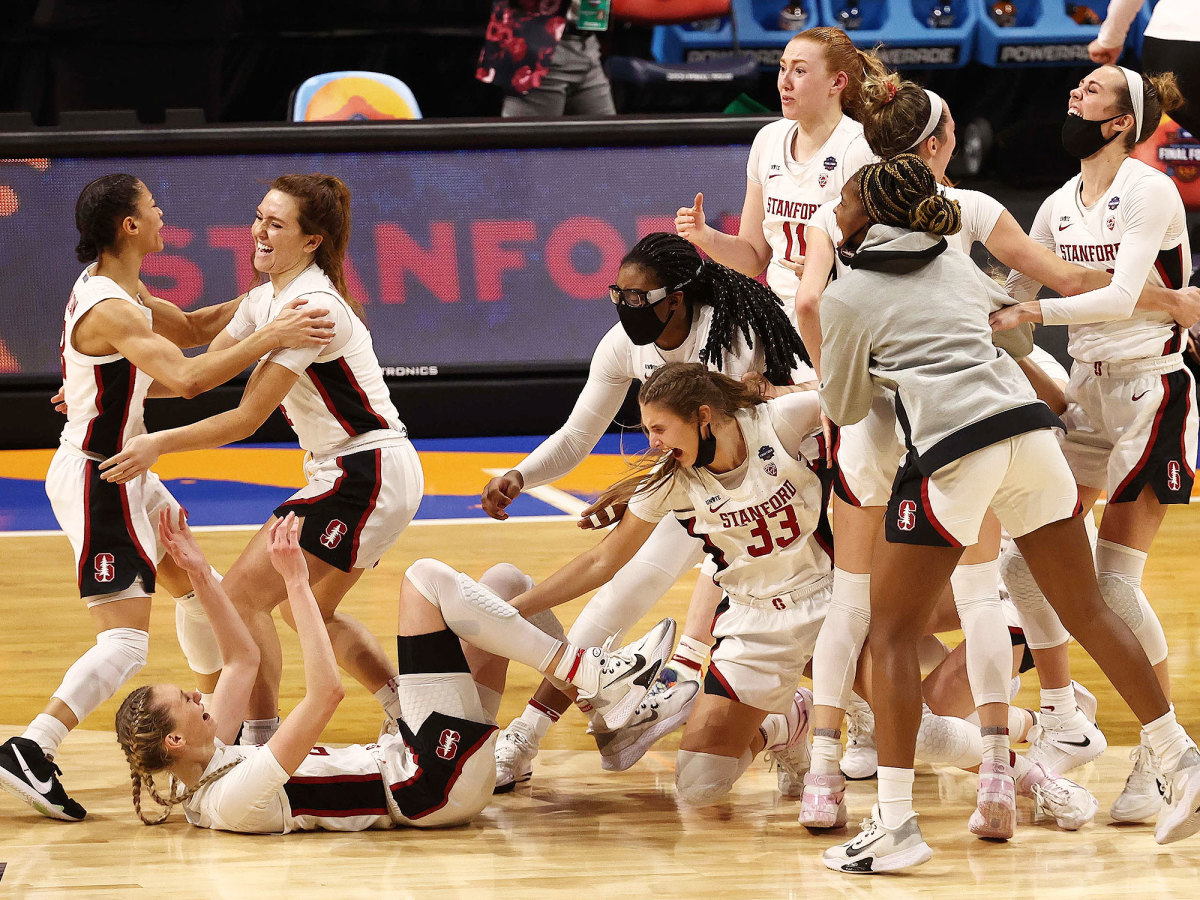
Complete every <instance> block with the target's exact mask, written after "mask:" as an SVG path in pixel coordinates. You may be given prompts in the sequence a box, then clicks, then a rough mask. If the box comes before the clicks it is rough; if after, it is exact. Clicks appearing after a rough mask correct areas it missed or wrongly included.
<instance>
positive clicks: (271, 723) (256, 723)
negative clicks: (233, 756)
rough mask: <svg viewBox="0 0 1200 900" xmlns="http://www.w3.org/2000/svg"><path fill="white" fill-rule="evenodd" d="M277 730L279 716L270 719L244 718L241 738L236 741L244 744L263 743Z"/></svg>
mask: <svg viewBox="0 0 1200 900" xmlns="http://www.w3.org/2000/svg"><path fill="white" fill-rule="evenodd" d="M278 730H279V716H275V717H273V718H270V719H246V720H245V721H244V722H242V739H241V741H239V742H238V743H240V744H242V745H244V746H251V747H253V746H255V745H257V744H265V743H266V742H267V741H269V740H270V739H271V738H273V737H274V736H275V732H277V731H278Z"/></svg>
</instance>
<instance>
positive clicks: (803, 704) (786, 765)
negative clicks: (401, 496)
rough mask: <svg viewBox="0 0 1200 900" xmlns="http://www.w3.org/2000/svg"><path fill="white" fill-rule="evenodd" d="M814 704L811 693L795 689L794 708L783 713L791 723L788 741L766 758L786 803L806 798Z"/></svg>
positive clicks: (810, 761) (768, 752)
mask: <svg viewBox="0 0 1200 900" xmlns="http://www.w3.org/2000/svg"><path fill="white" fill-rule="evenodd" d="M812 702H813V698H812V691H810V690H809V689H808V688H797V689H796V693H795V694H794V695H793V696H792V705H791V706H790V707H788V710H787V712H786V713H784V715H785V716H786V718H787V723H788V736H787V740H786V741H785V742H784V743H782V744H779V745H776V746H774V747H768V748H767V752H766V754H765V756H764V757H763V758H764V759H766V760H767V761H768V762H770V763H771V765H772V766H773V767H774V768H775V777H776V779H777V781H778V784H779V793H780V794H781V795H782V796H783V798H784V799H785V800H799V799H800V798H801V797H802V796H803V795H804V775H805V773H806V772H808V767H809V765H810V764H811V763H812V747H811V746H809V743H808V710H809V708H810V707H811V706H812Z"/></svg>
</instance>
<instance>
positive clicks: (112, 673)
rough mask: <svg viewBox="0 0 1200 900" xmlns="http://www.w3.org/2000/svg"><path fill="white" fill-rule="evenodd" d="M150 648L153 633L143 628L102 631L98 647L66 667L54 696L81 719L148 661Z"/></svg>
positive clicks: (92, 648)
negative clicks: (147, 655)
mask: <svg viewBox="0 0 1200 900" xmlns="http://www.w3.org/2000/svg"><path fill="white" fill-rule="evenodd" d="M149 649H150V635H149V634H147V633H146V632H145V631H141V630H140V629H137V628H110V629H109V630H108V631H102V632H100V633H99V634H98V635H96V644H95V646H93V647H91V648H90V649H89V650H88V651H87V653H85V654H83V656H81V657H79V659H77V660H76V661H75V664H74V665H72V666H71V668H69V669H67V673H66V675H64V676H63V680H62V684H61V685H59V687H58V690H56V691H55V692H54V696H55V697H57V698H58V699H59V700H61V701H62V702H63V703H65V704H66V705H67V707H68V708H69V709H70V710H71V712H73V713H74V714H75V718H77V719H78V720H79V721H80V722H82V721H83V720H84V719H85V718H87V715H88V714H89V713H90V712H91V711H92V710H94V709H95V708H96V707H97V706H99V705H100V704H101V703H103V702H104V701H105V700H107V699H108V698H109V697H111V696H112V695H113V694H115V693H116V691H117V688H119V687H120V686H121V685H123V684H124V683H125V682H126V681H128V680H129V679H130V678H132V677H133V676H134V675H135V674H136V673H137V672H138V671H139V670H140V669H141V668H142V666H144V665H145V664H146V654H147V652H148V651H149Z"/></svg>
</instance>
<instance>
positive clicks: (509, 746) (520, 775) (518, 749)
mask: <svg viewBox="0 0 1200 900" xmlns="http://www.w3.org/2000/svg"><path fill="white" fill-rule="evenodd" d="M537 755H538V737H537V735H536V734H534V732H533V730H532V729H531V728H530V727H529V726H528V725H526V724H525V723H524V722H522V721H521V720H520V719H513V720H512V722H510V723H509V725H508V727H507V728H505V729H504V730H503V731H501V732H500V734H499V736H498V737H497V738H496V787H495V788H494V789H493V791H492V793H494V794H507V793H508V792H509V791H511V790H512V789H513V788H515V787H516V786H517V785H518V784H521V783H522V782H525V781H528V780H529V779H530V778H532V777H533V758H534V757H535V756H537Z"/></svg>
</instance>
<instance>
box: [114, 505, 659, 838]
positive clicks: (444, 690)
mask: <svg viewBox="0 0 1200 900" xmlns="http://www.w3.org/2000/svg"><path fill="white" fill-rule="evenodd" d="M173 519H174V516H173V515H171V514H170V513H167V512H165V511H164V513H163V514H162V517H161V520H160V523H161V524H160V527H161V530H162V536H163V541H164V543H166V545H167V547H168V548H169V549H170V552H171V554H172V556H173V557H174V558H175V560H176V561H177V562H178V563H179V565H180V566H182V567H184V568H186V569H187V570H188V571H189V572H190V573H192V576H193V578H195V580H196V592H197V595H198V596H199V597H200V598H201V600H202V602H203V604H204V607H205V609H206V611H207V612H208V614H209V617H210V619H211V620H212V622H213V627H214V630H215V632H216V634H217V639H218V640H219V641H220V643H221V650H222V653H223V654H224V657H225V660H226V666H225V669H224V670H223V672H222V673H221V677H220V680H219V681H218V683H217V688H216V692H215V694H214V696H213V701H212V704H211V712H210V711H209V709H207V708H206V707H205V705H204V704H203V703H201V702H199V696H198V695H197V694H188V693H187V692H186V691H182V690H180V689H179V688H177V687H175V686H174V685H166V684H158V685H149V686H146V687H141V688H138V689H137V690H135V691H133V693H131V694H130V695H129V696H128V697H126V698H125V701H124V702H123V703H122V704H121V708H120V709H119V710H118V711H117V722H116V730H117V740H118V741H119V742H120V744H121V747H122V749H123V750H124V751H125V756H126V759H127V760H128V762H129V768H130V773H131V775H132V778H133V783H134V787H133V805H134V809H135V810H136V811H137V814H138V817H139V818H140V819H141V820H142V821H143V822H145V823H146V824H157V823H159V822H162V821H164V820H165V819H166V817H167V816H168V815H170V812H171V809H172V807H173V806H175V805H176V804H182V805H183V809H184V814H185V815H186V816H187V820H188V821H189V822H190V823H191V824H193V825H196V826H199V827H201V828H214V829H220V830H223V831H240V832H257V833H270V834H286V833H288V832H292V831H310V830H317V829H323V830H328V831H363V830H366V829H369V828H393V827H395V826H397V825H410V826H414V827H417V828H436V827H442V826H448V825H460V824H463V823H466V822H469V821H470V820H471V819H472V818H474V817H475V815H477V814H478V813H479V811H480V810H482V809H483V807H484V806H486V805H487V802H488V800H489V799H490V798H491V795H492V781H493V778H494V774H493V773H494V770H493V767H492V754H491V744H492V743H493V742H494V741H495V733H496V726H495V723H494V722H493V721H492V720H491V719H490V718H489V717H488V716H487V714H486V713H485V712H484V711H483V708H482V706H481V705H480V703H479V695H478V694H477V693H476V691H475V685H474V682H473V681H472V680H471V674H470V670H469V669H468V668H467V664H466V660H465V658H464V657H463V653H462V649H461V645H460V643H459V636H460V635H470V637H471V640H474V641H478V642H479V643H480V644H481V645H483V646H485V647H487V648H489V649H490V650H492V651H493V652H497V653H512V654H513V656H514V658H516V659H519V660H522V661H525V662H527V663H529V664H530V665H533V666H534V667H536V668H539V669H541V670H542V671H545V672H548V673H555V672H559V674H560V675H561V676H562V677H564V678H566V679H567V680H568V681H570V682H571V683H572V684H574V685H576V686H578V687H579V689H580V691H581V693H583V694H584V695H586V696H589V697H591V699H592V702H593V703H594V704H596V706H597V707H598V708H601V709H607V710H610V711H615V709H616V707H617V706H618V705H623V706H624V707H626V708H631V706H630V702H631V701H630V695H631V694H632V697H633V699H632V703H636V702H637V699H636V698H637V697H638V696H640V695H641V694H644V693H645V690H646V688H645V687H641V688H638V687H637V686H636V684H635V682H637V681H639V680H641V681H643V682H644V683H645V684H646V685H648V684H649V682H650V681H651V680H652V679H653V677H654V672H655V671H657V669H658V667H659V666H660V665H661V664H662V661H663V659H664V658H665V657H666V655H667V653H668V652H670V647H671V641H672V638H673V637H674V623H673V622H671V620H670V619H667V620H664V622H662V623H660V625H659V626H657V627H656V628H655V629H654V630H653V631H651V632H650V633H649V634H648V635H647V636H646V639H644V640H643V641H641V642H639V643H637V644H634V645H632V646H630V647H629V648H626V649H625V650H624V651H617V652H610V651H607V650H602V649H600V648H598V647H593V648H577V647H574V646H572V645H570V644H564V643H563V642H561V641H557V640H555V639H554V638H552V637H549V636H548V635H546V634H543V633H542V632H540V631H538V629H537V628H535V627H534V626H533V625H531V624H530V623H528V622H526V621H525V620H524V619H522V618H521V617H520V616H518V615H517V614H516V612H515V611H514V610H513V609H512V607H510V606H508V604H506V603H505V602H504V601H503V600H501V599H500V598H499V597H498V596H497V595H496V594H494V593H492V592H491V591H490V590H488V589H487V588H486V587H485V586H483V585H482V584H479V583H476V582H474V581H472V580H471V579H469V578H467V577H466V576H465V575H461V574H459V573H456V572H454V571H453V570H452V569H450V568H449V567H448V566H446V565H444V564H442V563H440V562H438V561H437V560H432V559H423V560H418V561H417V562H416V563H414V564H413V565H412V566H411V567H409V569H408V572H407V573H406V575H405V578H404V583H403V585H402V587H401V589H400V610H399V615H398V621H397V626H396V632H397V633H396V651H397V655H398V657H399V661H400V672H401V674H400V675H398V676H396V684H397V688H398V690H399V691H400V693H401V695H402V697H403V705H404V714H403V716H402V717H401V718H400V719H399V720H398V721H397V723H396V726H397V734H385V735H382V736H381V737H380V739H379V743H377V744H370V745H368V746H365V747H364V746H362V745H357V744H356V745H353V746H350V747H344V748H327V747H320V746H316V744H317V741H318V740H319V739H320V737H321V731H322V730H323V729H324V728H325V726H326V725H327V724H328V723H329V720H330V718H331V717H332V716H333V712H334V710H335V709H336V708H337V706H338V703H339V702H340V700H341V698H342V695H343V691H342V686H341V681H340V679H339V676H338V670H337V662H336V660H335V655H334V650H333V646H332V644H331V643H330V638H329V634H328V632H327V631H326V629H325V623H324V622H323V621H322V619H323V617H324V612H323V611H322V610H321V609H320V606H319V605H318V602H317V599H316V597H315V596H314V595H313V591H312V587H311V584H310V582H311V579H310V576H309V572H308V566H307V560H308V558H309V555H308V554H307V553H306V552H305V551H304V550H302V548H301V541H302V540H303V539H302V537H301V525H300V521H299V520H298V519H297V518H296V514H295V513H294V512H289V513H287V515H285V516H284V517H283V518H281V519H276V520H275V522H274V523H273V524H272V526H271V528H270V530H269V532H268V538H267V540H268V554H269V559H270V561H271V565H272V566H273V567H274V569H275V571H277V572H278V573H279V575H280V577H281V578H282V579H283V581H284V584H285V585H286V591H287V605H288V607H289V609H290V615H291V617H292V619H293V621H294V622H295V625H296V630H297V633H298V634H299V636H300V644H301V648H302V652H303V655H304V680H305V694H304V697H303V699H302V700H301V701H300V703H299V704H298V705H297V706H296V708H295V709H294V710H293V711H292V713H291V714H290V715H289V716H288V718H287V720H286V721H285V722H284V723H283V724H282V725H281V726H280V728H279V729H278V731H277V732H276V733H275V734H274V735H273V736H272V737H271V739H270V740H269V741H268V742H267V743H266V744H265V745H263V746H255V747H251V746H236V745H235V746H228V745H227V744H226V742H227V741H232V740H233V738H234V735H235V734H236V733H237V729H238V725H239V723H240V721H241V719H242V714H243V712H244V709H245V706H246V703H247V702H248V700H249V697H250V693H251V690H252V689H253V684H254V673H255V669H256V667H257V662H258V656H259V654H258V647H257V646H256V644H255V641H254V639H253V638H252V637H251V635H250V633H249V632H248V631H247V629H246V627H245V625H244V624H243V623H242V621H241V619H240V617H239V616H238V614H237V612H236V611H235V610H234V608H233V606H232V604H231V603H230V601H229V599H228V597H227V596H226V595H225V593H224V591H223V590H222V589H221V585H220V583H219V582H217V581H216V580H215V579H210V578H208V577H207V573H208V563H207V562H206V561H205V559H204V555H203V553H201V552H200V548H199V546H198V545H197V544H196V542H195V540H194V538H193V537H192V535H191V533H190V531H189V530H188V527H187V524H186V522H185V521H184V518H183V516H182V515H180V516H179V518H178V521H177V522H175V521H173ZM497 568H509V569H511V568H512V567H497ZM514 571H515V570H514ZM486 580H487V576H485V578H484V582H485V583H486ZM631 676H632V677H631ZM614 721H618V720H617V719H614ZM162 771H168V772H170V773H171V775H172V782H171V789H170V790H169V791H168V792H167V794H166V796H163V795H162V794H161V793H160V792H159V790H158V789H157V787H156V786H155V784H154V775H155V774H157V773H159V772H162ZM176 781H178V782H180V783H181V784H182V785H183V787H184V791H183V792H182V793H176V790H175V782H176ZM143 791H147V792H148V793H149V794H150V796H151V798H153V799H154V800H155V801H156V802H157V803H159V804H160V805H162V806H163V807H165V809H164V810H163V812H162V813H161V815H159V816H158V817H157V818H151V817H150V816H148V815H147V814H146V813H145V812H144V811H143V810H142V793H143Z"/></svg>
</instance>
